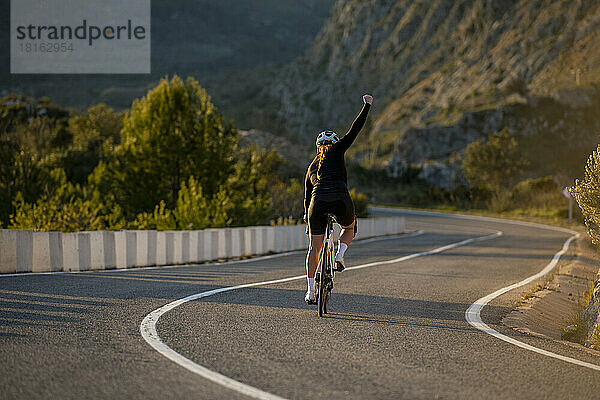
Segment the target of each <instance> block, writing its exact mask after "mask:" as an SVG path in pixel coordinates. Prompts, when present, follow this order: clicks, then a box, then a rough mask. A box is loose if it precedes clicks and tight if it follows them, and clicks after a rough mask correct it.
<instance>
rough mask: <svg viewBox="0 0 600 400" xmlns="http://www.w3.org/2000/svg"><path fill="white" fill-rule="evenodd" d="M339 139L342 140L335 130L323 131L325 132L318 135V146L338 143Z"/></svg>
mask: <svg viewBox="0 0 600 400" xmlns="http://www.w3.org/2000/svg"><path fill="white" fill-rule="evenodd" d="M338 140H340V138H339V137H338V135H337V134H336V133H335V132H334V131H323V132H321V133H319V135H318V136H317V143H316V144H317V147H318V146H321V145H322V144H333V143H337V141H338ZM327 142H331V143H327Z"/></svg>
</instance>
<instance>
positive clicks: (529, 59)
mask: <svg viewBox="0 0 600 400" xmlns="http://www.w3.org/2000/svg"><path fill="white" fill-rule="evenodd" d="M274 82H276V83H273V84H272V85H270V86H268V87H267V88H266V89H265V92H266V94H268V95H269V96H270V97H272V98H276V99H277V100H278V102H279V103H280V107H279V109H278V116H279V117H280V118H281V119H283V120H284V121H286V123H287V126H288V127H289V129H290V131H291V133H292V134H293V135H295V136H296V137H297V138H298V139H300V140H301V141H302V140H305V141H307V140H308V138H312V136H313V135H314V133H315V132H316V131H318V130H320V129H324V128H326V127H329V128H334V129H342V128H343V127H345V126H347V124H348V123H349V122H350V120H351V118H352V117H353V114H354V113H355V112H356V111H357V110H358V107H359V106H360V95H361V94H362V93H364V92H372V93H374V95H375V97H376V106H375V109H374V117H373V118H372V119H371V123H370V125H369V126H368V127H367V132H366V133H365V135H364V136H363V137H362V140H361V141H360V142H359V144H358V146H356V149H354V150H355V152H354V153H353V155H354V156H355V157H356V158H357V159H358V160H360V161H362V162H363V164H366V165H368V166H369V165H370V166H386V167H387V168H388V169H389V171H390V173H392V174H396V173H401V172H402V170H403V168H405V166H406V165H409V164H417V165H419V166H422V167H423V172H422V174H424V175H423V176H424V177H425V178H427V179H430V181H431V183H433V184H437V185H440V186H447V187H451V186H453V185H454V184H455V183H456V182H459V181H460V180H461V178H460V176H459V175H460V174H459V173H458V170H457V165H459V163H458V162H457V159H459V158H460V155H461V152H462V151H464V148H465V146H466V145H467V144H468V143H470V142H471V141H473V140H475V139H478V138H480V137H483V136H486V135H487V134H489V133H492V132H495V131H498V130H500V129H502V128H503V127H505V126H508V127H509V128H511V132H512V133H513V134H515V135H518V136H523V137H527V138H529V139H525V140H524V142H526V143H527V142H531V141H532V140H533V139H532V138H538V139H540V140H542V139H544V138H545V139H550V138H551V137H552V136H558V137H559V139H560V140H559V142H562V143H563V144H564V143H566V144H567V147H569V151H567V150H565V149H563V152H564V154H565V156H566V155H569V157H571V158H573V157H574V156H573V154H574V153H573V154H571V153H572V152H577V151H579V150H581V149H582V148H585V152H587V151H589V150H590V149H592V148H593V145H594V142H595V141H596V139H597V138H596V135H595V133H594V131H597V130H598V128H600V123H599V121H600V118H599V117H598V116H595V115H594V114H595V112H594V111H593V110H594V109H595V107H597V106H598V104H600V102H599V98H600V96H599V91H598V90H597V87H600V86H597V84H598V82H600V4H599V3H598V2H596V1H572V0H487V1H467V0H410V1H409V0H395V1H394V0H390V1H361V0H339V1H338V2H337V3H336V5H335V6H334V9H333V12H332V14H331V15H330V18H329V20H328V21H327V23H326V24H325V26H324V28H323V29H322V31H321V33H320V34H319V35H318V36H317V39H316V40H315V42H314V43H313V45H312V47H311V48H310V49H309V50H308V51H307V53H306V54H305V56H304V57H302V58H301V59H299V60H297V61H296V62H294V63H292V64H291V65H289V66H288V67H287V68H286V69H285V71H284V72H283V73H282V75H281V76H280V77H279V79H274ZM582 118H583V119H582ZM530 144H531V143H530ZM588 145H589V149H588V148H587V147H586V146H588ZM542 147H543V146H542ZM546 147H547V146H546ZM563 147H564V146H563ZM571 150H572V151H571ZM537 151H538V152H539V149H537ZM534 156H536V157H537V155H534ZM536 157H534V164H535V162H537V161H536V160H535V158H536ZM581 161H582V163H583V161H584V159H582V160H581ZM540 164H542V163H541V162H540ZM582 165H583V164H582ZM547 168H548V166H546V169H547ZM557 168H558V167H557ZM560 168H562V167H560ZM444 169H448V170H447V171H445V172H440V170H444ZM555 169H556V168H555ZM434 170H435V171H437V172H435V173H432V171H434ZM434 176H442V177H443V178H440V179H442V180H436V178H433V177H434ZM449 176H450V177H451V176H454V178H449ZM448 179H451V180H452V179H454V180H455V181H456V182H454V183H451V182H450V183H449V181H448Z"/></svg>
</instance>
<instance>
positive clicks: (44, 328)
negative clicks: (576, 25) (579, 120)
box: [0, 209, 600, 399]
mask: <svg viewBox="0 0 600 400" xmlns="http://www.w3.org/2000/svg"><path fill="white" fill-rule="evenodd" d="M377 213H379V214H386V213H395V214H398V213H400V214H401V213H403V211H399V210H382V209H379V210H377ZM406 218H407V228H408V229H409V230H412V231H419V230H420V231H422V234H413V235H404V236H397V237H390V238H385V239H383V240H375V241H365V242H357V243H355V244H354V245H353V246H352V247H351V249H350V250H349V252H348V256H347V264H349V265H350V266H364V265H365V264H372V265H371V266H368V267H365V268H360V269H355V270H351V271H347V272H344V273H343V274H340V275H337V276H336V287H335V291H334V295H333V303H332V304H331V311H332V313H331V314H330V315H329V316H328V317H327V318H321V319H319V318H318V317H317V315H316V309H315V308H314V307H309V306H307V305H306V304H304V301H303V297H304V290H305V281H304V280H302V279H296V280H290V281H287V282H280V283H275V284H269V285H261V286H252V287H244V288H239V289H235V290H228V291H224V292H221V293H216V294H213V295H210V296H206V297H201V298H198V299H196V300H192V301H188V302H185V303H182V304H180V305H178V306H177V307H175V308H173V309H172V310H170V311H168V312H166V313H165V314H164V315H162V317H160V319H159V320H158V322H157V323H156V329H157V334H158V335H159V337H160V340H162V343H163V345H164V348H166V349H170V351H172V352H174V353H176V354H178V357H180V361H181V360H187V361H184V362H188V363H190V365H192V367H190V368H189V369H186V368H183V367H181V366H180V365H177V364H176V363H174V362H173V361H171V360H169V359H168V358H166V357H165V356H164V355H163V354H161V353H159V352H157V351H156V350H155V349H154V348H153V347H151V345H150V344H149V343H148V342H146V340H145V339H144V337H142V334H141V333H140V324H142V321H144V319H145V318H146V317H147V316H148V315H149V314H151V313H152V312H153V311H154V310H157V309H159V308H160V307H162V306H164V305H165V304H168V303H171V302H173V301H175V300H178V299H182V298H185V297H187V296H190V295H194V294H199V293H206V292H208V291H211V290H215V289H221V288H228V287H231V286H236V285H244V284H249V283H256V282H264V281H270V280H279V279H282V278H287V277H294V276H298V275H300V274H302V272H303V258H304V255H303V254H302V253H292V254H288V255H283V256H279V257H270V258H266V259H256V260H251V261H249V262H232V263H228V264H222V265H194V266H181V267H173V268H161V269H138V270H128V271H119V272H117V271H106V272H87V273H72V274H46V275H27V276H2V277H0V365H1V366H2V371H3V373H2V376H1V377H0V398H7V399H8V398H10V399H20V398H23V399H31V398H55V397H56V398H59V397H60V398H82V397H85V398H128V399H129V398H135V399H137V398H139V399H141V398H145V399H146V398H161V399H162V398H192V397H193V398H219V399H221V398H222V399H231V398H248V397H246V396H245V395H243V394H241V393H239V392H238V391H236V390H232V389H231V388H228V387H226V386H223V385H221V384H218V383H215V382H214V381H211V380H208V379H206V378H204V377H202V376H199V375H198V374H196V373H194V372H192V371H193V369H194V368H195V367H193V366H194V365H195V366H203V367H205V368H206V370H207V371H209V372H210V373H213V374H215V375H217V376H221V375H222V376H225V377H229V378H230V379H231V380H232V381H237V382H241V383H242V384H243V385H248V386H250V387H253V388H256V389H257V390H260V391H262V392H261V393H266V394H265V396H268V394H273V395H277V396H281V397H284V398H294V399H295V398H324V397H326V396H327V397H330V398H410V399H414V398H423V399H431V398H444V399H451V398H461V399H464V398H473V397H476V398H498V399H500V398H507V397H510V398H522V399H529V398H556V399H562V398H580V399H586V398H590V399H591V398H598V396H599V395H600V379H599V378H600V371H597V370H593V369H592V368H588V367H585V366H580V365H574V364H572V363H569V362H565V361H562V360H558V359H555V358H552V357H548V356H546V355H543V354H539V353H535V352H533V351H529V350H527V349H523V348H519V347H517V346H515V345H513V344H510V343H506V342H504V341H502V340H499V339H498V338H496V337H493V336H491V335H489V334H486V333H484V332H482V331H480V330H477V329H475V328H474V327H473V326H472V325H470V324H469V323H468V322H467V321H466V320H465V312H466V310H467V309H468V308H469V307H470V306H471V304H472V303H473V302H475V301H477V300H478V299H480V298H481V297H483V296H486V295H488V294H490V293H492V292H494V291H496V290H497V289H499V288H502V287H506V286H508V285H510V284H512V283H515V282H517V281H521V280H523V279H525V278H527V277H529V276H531V275H534V274H536V273H537V272H539V271H540V270H542V269H543V268H544V267H545V266H546V265H547V264H548V263H549V262H550V261H551V260H552V258H553V256H554V255H555V254H556V253H557V252H558V251H559V250H560V249H561V248H562V247H563V244H564V243H565V241H566V240H567V239H568V238H569V236H570V235H569V234H568V233H563V232H557V231H552V230H546V229H541V228H539V227H534V226H523V225H515V224H511V223H506V222H501V221H492V220H485V219H483V220H479V219H462V218H455V217H452V216H448V215H432V214H425V215H415V214H413V213H410V214H406ZM499 231H501V232H502V235H499V234H497V232H499ZM494 234H495V235H494ZM490 235H494V236H490ZM476 238H484V239H482V240H478V241H468V239H476ZM453 243H454V244H457V243H458V244H460V245H457V246H456V247H450V248H448V247H446V245H449V244H453ZM434 249H439V252H436V253H427V252H430V251H431V250H434ZM571 250H572V249H571ZM571 250H570V251H567V253H566V254H565V255H564V256H563V258H562V259H561V260H562V261H560V262H566V261H568V260H569V258H570V257H572V251H571ZM417 253H420V254H418V255H419V256H414V255H415V254H417ZM423 253H424V254H423ZM388 260H397V261H396V262H392V263H382V262H384V261H388ZM523 290H525V289H516V290H513V291H510V292H508V293H506V294H504V295H502V296H500V297H498V298H496V299H494V300H492V301H491V302H490V303H489V304H488V305H487V306H485V307H484V308H483V310H482V312H481V317H482V320H483V322H485V323H486V324H487V325H488V326H489V327H490V328H492V329H495V330H497V331H498V332H500V333H502V334H504V335H506V336H508V337H509V338H512V339H515V340H518V341H519V342H521V343H525V344H528V345H531V346H534V347H535V348H537V349H542V350H545V351H548V352H551V353H552V354H558V355H563V356H567V357H571V358H573V359H577V360H581V361H584V362H588V363H591V364H594V365H600V358H598V357H597V356H595V355H593V354H591V353H589V352H587V351H585V350H580V349H578V348H575V347H572V346H568V345H565V344H562V343H557V342H553V341H550V340H546V339H542V338H537V337H531V336H527V335H523V334H519V333H516V332H514V331H512V330H510V329H506V328H505V327H503V326H502V325H501V324H499V321H500V320H501V318H502V317H503V316H504V315H506V313H508V312H509V311H510V309H511V307H512V305H513V304H514V302H515V299H517V298H518V296H519V295H520V294H521V293H522V291H523ZM142 331H144V326H142ZM218 374H221V375H218Z"/></svg>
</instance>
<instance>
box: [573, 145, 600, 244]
mask: <svg viewBox="0 0 600 400" xmlns="http://www.w3.org/2000/svg"><path fill="white" fill-rule="evenodd" d="M569 192H570V193H571V195H572V196H573V197H574V198H575V200H576V201H577V204H578V205H579V208H580V209H581V213H582V214H583V220H584V222H585V225H586V227H587V229H588V232H589V234H590V237H591V239H592V242H593V243H594V244H595V245H597V246H598V245H600V145H598V147H597V148H596V150H595V151H594V152H593V153H592V154H591V155H590V156H589V158H588V160H587V164H586V166H585V174H584V177H583V179H582V180H579V179H577V180H576V181H575V185H574V186H573V187H571V188H570V189H569Z"/></svg>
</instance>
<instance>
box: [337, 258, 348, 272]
mask: <svg viewBox="0 0 600 400" xmlns="http://www.w3.org/2000/svg"><path fill="white" fill-rule="evenodd" d="M345 269H346V264H345V263H344V256H343V255H341V254H339V253H338V254H336V255H335V271H336V272H342V271H343V270H345Z"/></svg>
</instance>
